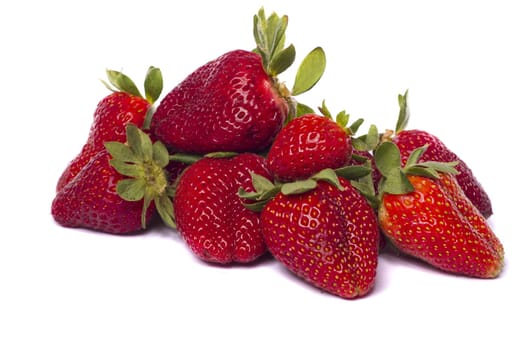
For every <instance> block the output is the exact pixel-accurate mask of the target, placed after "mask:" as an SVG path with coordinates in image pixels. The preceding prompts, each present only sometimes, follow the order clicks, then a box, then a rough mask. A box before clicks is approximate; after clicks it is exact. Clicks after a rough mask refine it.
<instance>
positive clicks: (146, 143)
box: [51, 124, 174, 234]
mask: <svg viewBox="0 0 525 350" xmlns="http://www.w3.org/2000/svg"><path fill="white" fill-rule="evenodd" d="M126 135H127V138H126V140H127V142H126V143H121V142H116V141H112V142H106V143H105V148H104V149H102V150H101V151H99V152H98V153H97V154H95V155H94V156H93V157H92V158H91V159H90V160H89V161H88V163H87V164H86V165H85V166H84V167H83V168H82V169H81V170H80V171H79V173H78V174H77V175H76V176H75V177H74V178H73V179H72V180H71V181H69V182H68V183H67V184H66V185H65V186H64V187H62V188H61V189H60V190H59V191H58V192H57V194H56V196H55V198H54V200H53V203H52V205H51V214H52V215H53V218H54V219H55V221H56V222H57V223H58V224H60V225H62V226H65V227H82V228H88V229H92V230H97V231H102V232H106V233H112V234H131V233H136V232H138V231H140V230H143V229H144V228H146V226H147V224H148V223H149V222H150V221H151V219H152V217H153V215H154V214H155V208H156V211H157V212H158V213H159V214H160V216H161V217H162V219H163V220H164V221H165V222H166V223H167V224H168V225H170V226H172V227H173V226H174V224H173V206H172V202H171V199H170V198H169V196H168V195H169V193H170V187H169V182H168V175H167V173H166V172H165V170H164V168H165V167H166V166H167V165H168V162H169V154H168V151H167V149H166V148H165V147H164V145H163V144H162V143H161V142H159V141H157V142H155V143H153V144H152V142H151V140H150V138H149V137H148V135H147V134H146V133H144V132H143V131H141V130H140V129H139V128H137V127H136V126H135V125H133V124H129V125H128V126H127V127H126Z"/></svg>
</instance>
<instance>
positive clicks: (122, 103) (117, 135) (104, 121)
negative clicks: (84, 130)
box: [56, 92, 150, 192]
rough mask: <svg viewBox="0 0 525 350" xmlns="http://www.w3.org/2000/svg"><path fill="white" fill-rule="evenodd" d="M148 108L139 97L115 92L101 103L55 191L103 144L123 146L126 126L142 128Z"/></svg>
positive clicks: (147, 104) (71, 177)
mask: <svg viewBox="0 0 525 350" xmlns="http://www.w3.org/2000/svg"><path fill="white" fill-rule="evenodd" d="M149 107H150V103H149V102H148V101H146V100H145V99H143V98H142V97H137V96H133V95H130V94H128V93H125V92H114V93H112V94H110V95H108V96H106V97H105V98H104V99H102V100H101V101H100V102H99V104H98V106H97V108H96V110H95V113H94V118H93V123H92V125H91V129H90V132H89V136H88V140H87V141H86V143H85V144H84V146H83V147H82V150H81V152H80V153H79V154H78V155H77V156H76V157H75V159H73V160H72V161H71V162H70V163H69V164H68V166H67V168H66V169H65V170H64V172H63V173H62V175H61V176H60V178H59V180H58V183H57V186H56V191H57V192H58V191H60V190H61V189H62V188H63V187H64V186H66V185H67V184H68V183H69V182H70V181H71V180H72V179H73V178H74V177H75V176H76V175H77V174H78V173H79V172H80V170H81V169H82V168H83V167H84V166H85V165H86V164H87V163H88V162H89V161H90V160H91V158H93V157H94V156H95V155H96V154H98V153H99V152H100V151H101V150H103V149H104V142H107V141H118V142H126V125H127V124H129V123H131V124H135V125H136V126H138V127H139V128H140V127H142V125H143V124H144V119H145V118H146V114H147V111H148V108H149Z"/></svg>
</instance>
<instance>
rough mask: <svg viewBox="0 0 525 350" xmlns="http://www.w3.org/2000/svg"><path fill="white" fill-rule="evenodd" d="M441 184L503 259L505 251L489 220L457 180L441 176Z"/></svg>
mask: <svg viewBox="0 0 525 350" xmlns="http://www.w3.org/2000/svg"><path fill="white" fill-rule="evenodd" d="M441 184H442V185H443V186H444V187H445V188H446V190H447V191H448V194H449V195H450V196H451V198H452V200H453V201H454V203H455V204H456V206H457V208H458V210H459V211H460V212H461V214H463V215H464V216H465V218H467V220H468V221H469V222H470V224H471V225H472V227H474V229H476V231H477V232H478V233H479V234H480V235H481V236H482V237H483V238H484V239H485V240H487V241H488V242H489V243H490V245H491V246H492V247H494V248H495V249H496V251H497V252H498V254H499V255H500V256H501V257H502V258H503V255H504V249H503V245H502V244H501V242H500V241H499V239H498V237H497V236H496V234H495V233H494V232H493V231H492V229H491V228H490V226H489V225H488V223H487V220H486V219H485V218H484V217H483V215H482V214H481V213H480V211H479V210H478V208H476V207H475V206H474V204H472V202H471V201H470V200H469V199H468V198H467V197H466V196H465V193H464V192H463V190H462V189H461V186H459V183H458V181H457V178H456V177H454V176H452V175H449V174H441Z"/></svg>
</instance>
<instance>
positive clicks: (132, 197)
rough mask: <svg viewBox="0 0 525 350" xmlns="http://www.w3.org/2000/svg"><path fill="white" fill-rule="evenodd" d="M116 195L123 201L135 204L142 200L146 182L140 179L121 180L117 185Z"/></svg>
mask: <svg viewBox="0 0 525 350" xmlns="http://www.w3.org/2000/svg"><path fill="white" fill-rule="evenodd" d="M117 193H118V194H119V196H120V197H122V198H123V199H125V200H127V201H130V202H136V201H139V200H141V199H142V198H144V194H145V193H146V182H145V181H144V180H141V179H123V180H120V181H119V182H118V183H117Z"/></svg>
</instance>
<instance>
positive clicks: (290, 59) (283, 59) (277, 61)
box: [268, 45, 295, 76]
mask: <svg viewBox="0 0 525 350" xmlns="http://www.w3.org/2000/svg"><path fill="white" fill-rule="evenodd" d="M294 61H295V47H294V46H293V45H290V46H288V47H287V48H286V49H284V50H282V51H280V52H279V53H277V55H275V57H274V58H273V59H272V60H271V61H270V64H269V67H268V70H269V71H268V74H269V75H271V76H276V75H279V74H281V73H282V72H284V71H285V70H287V69H288V68H289V67H290V66H291V65H292V64H293V63H294Z"/></svg>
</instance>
